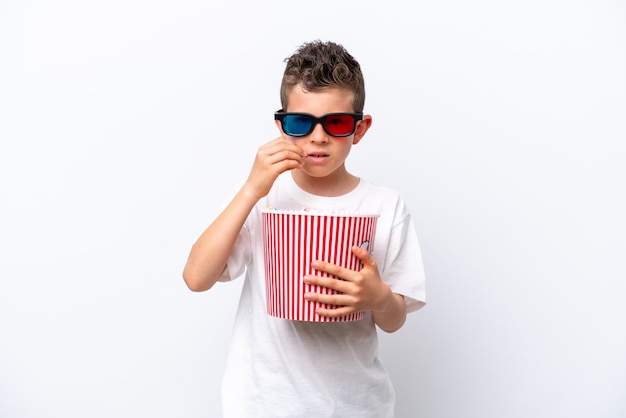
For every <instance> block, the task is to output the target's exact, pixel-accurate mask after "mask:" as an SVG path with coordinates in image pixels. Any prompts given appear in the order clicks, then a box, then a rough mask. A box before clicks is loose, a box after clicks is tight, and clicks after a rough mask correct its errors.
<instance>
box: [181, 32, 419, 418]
mask: <svg viewBox="0 0 626 418" xmlns="http://www.w3.org/2000/svg"><path fill="white" fill-rule="evenodd" d="M286 61H287V65H286V68H285V72H284V74H283V80H282V84H281V89H280V98H281V104H282V109H281V110H280V111H278V112H276V114H275V120H276V126H277V127H278V129H279V131H280V133H281V136H280V137H278V138H276V139H274V140H273V141H270V142H268V143H267V144H265V145H263V146H261V147H260V148H259V149H258V152H257V155H256V158H255V161H254V164H253V166H252V169H251V172H250V175H249V177H248V178H247V180H246V181H245V182H244V183H243V185H242V187H241V188H240V189H239V191H238V192H237V193H236V195H235V196H234V198H233V199H232V201H231V202H230V204H228V206H227V207H226V208H225V209H224V211H223V212H222V213H221V214H219V215H218V216H217V218H216V219H215V220H214V221H213V223H212V224H211V225H210V226H209V227H208V228H207V229H206V230H205V231H204V232H203V233H202V234H201V235H200V237H199V238H198V240H197V241H196V243H195V244H194V245H193V247H192V249H191V252H190V254H189V259H188V261H187V264H186V266H185V269H184V272H183V277H184V280H185V282H186V284H187V286H188V287H189V288H190V289H191V290H193V291H204V290H208V289H210V288H211V287H212V286H213V285H214V284H215V283H216V282H217V281H227V280H230V279H234V278H236V277H239V276H241V275H243V274H244V273H245V281H244V284H243V289H242V295H241V299H240V302H239V308H238V312H237V317H236V320H235V324H234V329H233V336H232V341H231V347H230V352H229V358H228V361H227V363H226V370H225V375H224V380H223V387H222V401H223V412H224V417H246V418H249V417H255V418H256V417H306V418H311V417H341V418H345V417H359V418H363V417H373V418H384V417H393V414H394V412H393V409H394V402H395V399H394V391H393V387H392V385H391V382H390V381H389V377H388V375H387V373H386V371H385V369H384V368H383V367H382V365H381V364H380V362H379V359H378V354H377V352H378V348H377V346H378V341H377V334H376V327H378V328H381V329H382V330H384V331H386V332H394V331H396V330H398V329H399V328H400V327H401V326H402V325H403V324H404V321H405V319H406V314H407V312H411V311H414V310H417V309H419V308H421V307H422V306H423V305H424V301H425V298H424V273H423V267H422V260H421V255H420V248H419V244H418V241H417V238H416V234H415V228H414V226H413V222H412V220H411V216H410V214H409V212H408V210H407V208H406V207H405V204H404V201H403V200H402V198H401V197H400V196H399V195H398V194H397V193H396V192H395V191H393V190H390V189H388V188H383V187H379V186H376V185H374V184H372V183H370V182H369V181H366V180H364V179H361V178H359V177H356V176H354V175H353V174H351V173H349V172H348V171H347V170H346V167H345V160H346V158H347V157H348V154H349V153H350V150H351V147H352V145H356V144H358V143H359V142H360V141H361V140H362V139H363V136H364V135H365V133H366V132H367V130H368V129H369V128H370V126H371V124H372V117H371V116H370V115H366V114H363V107H364V102H365V87H364V81H363V75H362V73H361V69H360V65H359V64H358V62H357V61H356V60H355V59H354V58H353V57H352V56H351V55H350V54H349V53H348V52H347V51H346V50H345V49H344V48H343V47H342V46H341V45H338V44H335V43H332V42H321V41H314V42H310V43H305V44H304V45H302V46H301V47H300V48H299V49H298V50H297V51H296V53H295V54H294V55H292V56H291V57H290V58H288V59H287V60H286ZM268 207H275V208H286V209H290V208H311V209H316V210H334V211H343V210H349V211H353V212H363V213H376V214H379V215H380V217H379V218H378V224H377V228H376V237H375V248H374V251H373V253H372V254H371V255H370V254H369V253H368V252H367V251H366V250H364V249H361V248H358V247H354V248H353V253H354V254H355V256H356V257H358V258H359V260H360V261H361V263H362V269H361V270H360V271H353V270H348V269H345V268H342V267H339V266H336V265H332V264H329V263H324V262H313V263H312V267H313V268H315V269H316V270H318V271H323V272H326V273H329V274H331V275H333V276H334V277H322V276H306V277H304V278H303V281H304V282H307V283H311V284H317V285H321V286H323V287H327V288H330V289H334V290H337V291H339V292H341V294H337V295H327V294H316V293H310V294H307V295H306V297H307V299H309V300H312V301H318V302H322V303H328V304H333V305H339V306H340V307H338V308H336V309H318V311H317V312H318V314H319V315H322V316H327V317H337V316H341V315H345V314H348V313H352V312H357V311H364V312H365V313H366V314H365V319H362V320H360V321H352V322H320V323H318V322H300V321H290V320H285V319H278V318H273V317H270V316H268V315H267V314H266V307H265V288H264V286H265V272H264V264H263V245H262V223H261V211H262V210H264V209H267V208H268ZM335 277H337V278H340V279H342V280H339V279H337V278H335Z"/></svg>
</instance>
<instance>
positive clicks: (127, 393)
mask: <svg viewBox="0 0 626 418" xmlns="http://www.w3.org/2000/svg"><path fill="white" fill-rule="evenodd" d="M625 28H626V5H625V3H624V2H623V1H618V0H615V1H609V0H600V1H598V0H594V1H592V0H587V1H583V0H581V1H577V0H576V1H565V0H563V1H558V0H541V1H539V0H530V1H524V2H501V1H495V0H493V1H489V0H478V1H473V2H465V1H459V0H456V1H454V0H444V1H437V2H434V1H432V2H394V1H386V2H380V1H371V2H370V1H349V2H342V1H339V0H335V1H323V0H321V1H318V2H293V1H263V2H261V1H254V0H247V1H230V2H219V3H218V2H211V1H207V0H205V1H199V0H198V1H194V0H179V1H176V2H174V1H169V2H166V1H147V0H113V1H107V2H92V1H89V2H86V1H79V0H74V1H72V0H60V1H43V0H32V1H21V0H20V1H17V0H14V1H11V0H1V1H0V140H1V147H0V186H1V188H0V199H1V204H0V210H1V217H0V257H1V258H0V417H3V418H26V417H28V418H31V417H37V418H39V417H46V418H47V417H55V418H56V417H59V418H73V417H76V418H84V417H90V418H95V417H112V418H113V417H115V418H126V417H128V418H137V417H150V418H161V417H186V418H193V417H219V416H220V410H221V409H220V399H219V386H220V379H221V373H222V370H223V365H224V360H225V356H226V348H227V342H228V339H229V334H230V327H231V324H232V321H233V316H234V311H235V308H236V304H237V302H238V293H239V289H240V283H231V284H226V285H218V286H217V287H216V288H214V289H213V290H211V291H209V292H205V293H192V292H191V291H189V290H188V289H187V288H186V287H185V285H184V283H183V281H182V278H181V271H182V268H183V265H184V263H185V260H186V257H187V254H188V251H189V249H190V246H191V244H192V243H193V241H195V239H196V238H197V236H198V235H199V234H200V232H201V231H202V230H203V229H204V228H205V227H206V226H207V225H208V223H209V221H210V220H211V219H212V217H213V216H215V215H216V214H217V210H218V208H219V207H220V206H221V205H222V203H223V199H224V198H225V197H226V196H227V194H228V193H229V192H230V190H231V189H232V187H233V186H234V184H235V183H236V182H237V181H238V180H239V179H240V178H242V177H244V176H246V175H247V173H248V170H249V167H250V165H251V162H252V159H253V158H254V154H255V152H256V149H257V148H258V146H260V145H261V144H263V143H265V142H267V141H269V140H270V139H273V138H274V137H276V136H277V131H276V128H275V126H274V123H273V119H272V118H273V115H272V114H273V111H275V110H276V109H277V108H278V107H279V106H280V103H279V97H278V89H279V83H280V78H281V75H282V70H283V68H284V63H283V59H284V58H286V57H287V56H289V55H291V53H293V52H294V50H295V49H296V47H297V46H299V45H300V44H301V43H302V42H304V41H308V40H313V39H323V40H333V41H336V42H339V43H342V44H343V45H344V46H346V47H347V48H348V50H349V51H350V52H351V53H352V54H353V55H354V56H355V57H356V58H357V59H358V60H359V61H360V62H361V65H362V67H363V70H364V74H365V77H366V86H367V92H368V96H367V101H366V112H368V113H370V114H372V115H373V118H374V125H373V127H372V129H371V130H370V131H369V132H368V134H367V136H366V137H365V140H364V141H363V142H361V143H360V144H359V145H358V146H356V147H355V148H353V153H352V155H351V156H350V159H349V161H348V167H349V169H350V170H352V171H353V172H354V173H356V174H358V175H361V176H364V177H367V178H370V179H372V180H373V181H375V182H376V183H379V184H384V185H387V186H390V187H394V188H396V189H398V190H399V191H400V192H401V193H402V194H403V195H404V196H405V198H406V200H407V202H408V204H409V206H410V208H411V210H412V212H413V214H414V216H415V220H416V227H417V229H418V233H419V237H420V240H421V244H422V247H423V255H424V259H425V265H426V270H427V278H428V287H427V290H428V305H427V306H426V307H425V308H424V309H423V310H422V311H419V312H418V313H415V314H412V315H411V316H410V317H409V319H408V322H407V323H406V325H405V327H404V328H402V329H401V330H400V331H398V332H397V333H394V334H389V335H388V334H384V335H381V356H382V359H383V362H384V364H385V365H386V366H387V367H388V369H389V371H390V373H391V375H392V379H393V380H394V382H395V385H396V392H397V398H398V404H397V415H398V417H399V418H405V417H408V418H412V417H425V418H440V417H441V418H457V417H458V418H466V417H480V418H485V417H487V418H491V417H494V418H503V417H504V418H509V417H511V418H513V417H535V418H537V417H546V418H553V417H569V418H571V417H581V418H582V417H585V418H587V417H594V418H595V417H599V418H617V417H624V416H626V400H625V399H626V398H625V397H624V393H625V390H626V354H625V353H626V342H625V341H624V335H625V333H626V309H625V308H624V299H625V295H626V269H625V267H624V262H625V261H624V260H625V257H624V256H625V254H626V238H625V236H626V224H625V221H624V213H626V203H625V202H626V195H625V187H624V179H626V168H625V166H626V165H625V164H624V161H625V159H626V146H625V145H624V143H625V141H626V123H625V120H626V118H625V116H626V29H625Z"/></svg>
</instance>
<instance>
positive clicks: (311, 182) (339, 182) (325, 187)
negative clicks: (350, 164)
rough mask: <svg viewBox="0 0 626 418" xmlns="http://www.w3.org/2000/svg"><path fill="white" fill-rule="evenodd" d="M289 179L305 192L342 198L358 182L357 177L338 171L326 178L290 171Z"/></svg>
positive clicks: (299, 171)
mask: <svg viewBox="0 0 626 418" xmlns="http://www.w3.org/2000/svg"><path fill="white" fill-rule="evenodd" d="M291 177H292V178H293V181H295V183H296V184H297V185H298V187H300V188H301V189H302V190H304V191H305V192H307V193H310V194H314V195H316V196H324V197H336V196H343V195H345V194H347V193H350V192H351V191H352V190H354V189H355V188H356V186H358V185H359V182H360V179H359V178H358V177H356V176H354V175H352V174H350V173H348V172H347V171H345V170H344V171H339V170H338V171H336V172H335V173H333V174H332V175H330V176H326V177H311V176H309V175H307V174H305V173H303V172H302V171H301V170H292V172H291Z"/></svg>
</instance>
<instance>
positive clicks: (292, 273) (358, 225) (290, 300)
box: [262, 209, 378, 322]
mask: <svg viewBox="0 0 626 418" xmlns="http://www.w3.org/2000/svg"><path fill="white" fill-rule="evenodd" d="M262 216H263V241H264V254H265V284H266V300H267V313H268V314H269V315H271V316H274V317H277V318H285V319H291V320H296V321H313V322H345V321H356V320H359V319H363V317H364V316H365V314H364V313H363V312H355V313H352V314H348V315H344V316H341V317H338V318H326V317H322V316H319V315H318V314H317V313H316V312H315V311H316V309H317V308H318V307H322V308H334V307H336V306H335V305H327V304H321V303H318V302H310V301H308V300H305V299H304V294H305V293H306V292H314V293H323V294H336V293H338V292H335V291H333V290H330V289H327V288H325V287H320V286H314V285H309V284H306V283H304V282H303V281H302V278H303V277H304V276H305V275H307V274H313V275H318V276H330V275H329V274H327V273H323V272H320V271H317V270H314V269H312V268H311V261H313V260H322V261H326V262H329V263H333V264H337V265H339V266H342V267H346V268H348V269H351V270H360V269H361V262H360V260H359V259H358V258H357V257H356V256H355V255H354V254H352V246H354V245H356V246H360V247H362V248H366V249H367V250H368V251H369V252H370V253H371V252H372V251H373V249H374V236H375V234H376V221H377V219H378V215H354V214H349V215H347V214H343V213H325V212H314V211H293V210H275V209H268V210H265V211H263V213H262Z"/></svg>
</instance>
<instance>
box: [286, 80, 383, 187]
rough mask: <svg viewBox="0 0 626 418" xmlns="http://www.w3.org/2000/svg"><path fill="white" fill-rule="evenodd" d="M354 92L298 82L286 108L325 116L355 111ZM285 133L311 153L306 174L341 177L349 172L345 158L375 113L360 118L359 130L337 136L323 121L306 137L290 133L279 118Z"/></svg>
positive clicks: (303, 172) (306, 163) (306, 152)
mask: <svg viewBox="0 0 626 418" xmlns="http://www.w3.org/2000/svg"><path fill="white" fill-rule="evenodd" d="M352 99H353V93H352V92H350V91H348V90H344V89H338V88H332V89H327V90H323V91H318V92H309V91H305V90H303V89H302V87H301V86H295V87H294V88H293V89H292V90H291V92H290V93H289V102H288V103H289V104H288V108H287V109H284V111H285V112H290V113H291V112H299V113H309V114H311V115H313V116H317V117H320V116H324V115H326V114H328V113H339V112H345V113H353V112H354V108H353V105H352V103H353V100H352ZM276 124H277V126H278V128H279V129H280V130H281V134H282V135H283V136H284V137H285V138H289V139H290V140H292V141H294V142H295V143H296V145H298V146H299V147H300V148H302V150H303V151H304V152H305V154H306V155H307V156H306V157H305V160H304V163H303V166H302V169H301V170H299V171H301V172H302V174H305V175H307V176H310V177H315V178H322V177H336V180H338V181H341V179H342V176H344V175H346V174H347V172H346V169H345V165H344V162H345V160H346V158H347V157H348V155H349V154H350V150H351V148H352V145H353V144H356V143H358V142H359V141H360V140H361V138H362V137H363V135H364V134H365V131H367V129H368V128H369V125H370V124H371V116H369V115H365V116H364V117H363V120H361V121H358V122H357V126H356V130H355V132H354V133H353V134H352V135H350V136H347V137H333V136H330V135H328V134H327V133H326V132H325V131H324V128H323V127H322V125H321V124H319V123H318V124H317V125H315V127H314V129H313V131H312V132H311V133H310V134H308V135H306V136H302V137H291V136H288V135H286V134H285V133H284V132H283V131H282V129H281V125H280V122H278V121H276Z"/></svg>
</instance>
